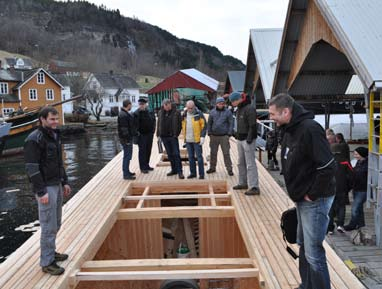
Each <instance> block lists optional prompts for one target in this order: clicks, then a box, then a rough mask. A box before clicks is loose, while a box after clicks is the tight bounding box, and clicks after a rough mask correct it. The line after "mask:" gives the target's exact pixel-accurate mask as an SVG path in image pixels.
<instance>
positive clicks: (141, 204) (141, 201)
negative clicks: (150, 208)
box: [137, 186, 150, 209]
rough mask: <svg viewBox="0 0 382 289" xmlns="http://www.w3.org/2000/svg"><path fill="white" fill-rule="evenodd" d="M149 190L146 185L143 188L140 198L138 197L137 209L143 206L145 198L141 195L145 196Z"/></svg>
mask: <svg viewBox="0 0 382 289" xmlns="http://www.w3.org/2000/svg"><path fill="white" fill-rule="evenodd" d="M149 192H150V187H149V186H147V187H146V188H145V190H144V191H143V194H142V196H141V199H140V200H139V202H138V205H137V209H140V208H142V207H143V202H144V201H145V199H143V198H142V197H145V196H147V195H148V194H149Z"/></svg>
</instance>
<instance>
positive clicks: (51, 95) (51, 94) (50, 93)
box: [46, 89, 54, 100]
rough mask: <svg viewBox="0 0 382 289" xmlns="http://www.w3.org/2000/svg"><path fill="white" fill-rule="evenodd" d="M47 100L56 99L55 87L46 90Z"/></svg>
mask: <svg viewBox="0 0 382 289" xmlns="http://www.w3.org/2000/svg"><path fill="white" fill-rule="evenodd" d="M46 100H54V91H53V89H47V90H46Z"/></svg>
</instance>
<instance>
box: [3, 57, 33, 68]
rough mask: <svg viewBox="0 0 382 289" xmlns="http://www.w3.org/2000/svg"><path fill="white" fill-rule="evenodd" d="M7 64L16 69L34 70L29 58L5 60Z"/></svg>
mask: <svg viewBox="0 0 382 289" xmlns="http://www.w3.org/2000/svg"><path fill="white" fill-rule="evenodd" d="M5 62H6V64H7V65H8V66H9V67H15V68H19V69H23V68H25V69H32V67H33V64H32V61H31V60H30V59H28V58H16V57H14V58H5Z"/></svg>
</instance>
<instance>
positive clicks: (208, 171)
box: [206, 168, 216, 174]
mask: <svg viewBox="0 0 382 289" xmlns="http://www.w3.org/2000/svg"><path fill="white" fill-rule="evenodd" d="M215 172H216V170H215V169H211V168H209V169H208V170H207V171H206V173H207V174H212V173H215Z"/></svg>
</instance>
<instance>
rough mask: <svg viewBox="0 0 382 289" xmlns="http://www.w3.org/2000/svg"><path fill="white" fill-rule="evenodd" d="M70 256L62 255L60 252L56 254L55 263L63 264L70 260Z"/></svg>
mask: <svg viewBox="0 0 382 289" xmlns="http://www.w3.org/2000/svg"><path fill="white" fill-rule="evenodd" d="M68 257H69V255H68V254H61V253H58V252H54V261H56V262H62V261H65V260H66V259H68Z"/></svg>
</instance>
